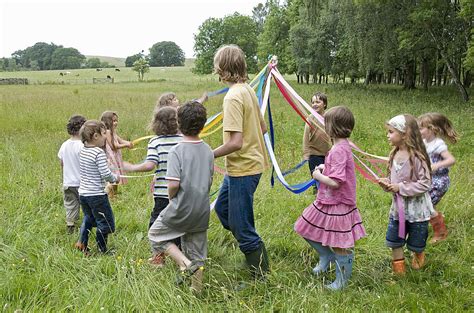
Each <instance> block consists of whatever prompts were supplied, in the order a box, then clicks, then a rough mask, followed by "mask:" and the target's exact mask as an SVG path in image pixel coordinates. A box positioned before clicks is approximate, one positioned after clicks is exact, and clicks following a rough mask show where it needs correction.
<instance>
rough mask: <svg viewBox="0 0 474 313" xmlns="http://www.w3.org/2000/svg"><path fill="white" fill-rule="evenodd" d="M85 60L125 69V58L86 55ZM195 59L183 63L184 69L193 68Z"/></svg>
mask: <svg viewBox="0 0 474 313" xmlns="http://www.w3.org/2000/svg"><path fill="white" fill-rule="evenodd" d="M86 58H88V59H91V58H99V60H100V61H101V62H109V64H111V65H115V67H125V58H117V57H106V56H101V55H86ZM195 60H196V59H194V58H189V59H186V60H185V61H184V66H185V67H193V66H194V61H195Z"/></svg>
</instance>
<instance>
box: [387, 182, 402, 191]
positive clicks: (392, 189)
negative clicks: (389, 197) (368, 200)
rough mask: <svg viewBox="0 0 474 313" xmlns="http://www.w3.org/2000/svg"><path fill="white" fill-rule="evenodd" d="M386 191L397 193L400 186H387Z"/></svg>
mask: <svg viewBox="0 0 474 313" xmlns="http://www.w3.org/2000/svg"><path fill="white" fill-rule="evenodd" d="M387 189H388V191H391V192H393V193H397V192H399V191H400V186H399V185H398V184H389V185H388V187H387Z"/></svg>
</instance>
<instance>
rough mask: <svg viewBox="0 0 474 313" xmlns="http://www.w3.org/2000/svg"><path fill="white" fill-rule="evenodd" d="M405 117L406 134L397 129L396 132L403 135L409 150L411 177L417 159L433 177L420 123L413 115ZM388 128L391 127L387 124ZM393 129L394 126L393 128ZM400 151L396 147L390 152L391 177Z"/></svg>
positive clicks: (389, 168)
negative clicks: (395, 158)
mask: <svg viewBox="0 0 474 313" xmlns="http://www.w3.org/2000/svg"><path fill="white" fill-rule="evenodd" d="M403 116H404V117H405V129H404V132H402V131H400V130H398V129H396V128H395V127H394V129H395V131H397V132H399V133H401V134H402V135H403V142H404V144H405V146H406V148H407V151H408V155H409V160H410V166H411V170H410V177H412V178H413V177H414V173H415V172H414V169H415V158H417V159H419V160H420V161H421V162H422V164H423V165H424V166H423V168H424V169H425V170H426V171H427V172H428V175H429V176H430V177H431V171H430V170H429V169H430V168H431V162H430V158H429V156H428V153H427V152H426V147H425V144H424V143H423V138H422V137H421V133H420V128H419V127H418V123H417V121H416V119H415V117H414V116H413V115H410V114H403ZM387 125H388V126H391V125H390V124H389V123H388V122H387ZM391 127H393V126H391ZM399 150H400V148H399V147H394V148H393V149H392V151H390V155H389V157H388V167H387V169H388V174H389V175H390V171H391V169H392V163H393V158H394V157H395V154H397V152H398V151H399Z"/></svg>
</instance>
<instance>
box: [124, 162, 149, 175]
mask: <svg viewBox="0 0 474 313" xmlns="http://www.w3.org/2000/svg"><path fill="white" fill-rule="evenodd" d="M122 168H123V170H124V171H126V172H149V171H152V170H154V169H155V162H153V161H148V160H146V161H145V162H143V163H139V164H132V163H129V162H127V161H123V166H122Z"/></svg>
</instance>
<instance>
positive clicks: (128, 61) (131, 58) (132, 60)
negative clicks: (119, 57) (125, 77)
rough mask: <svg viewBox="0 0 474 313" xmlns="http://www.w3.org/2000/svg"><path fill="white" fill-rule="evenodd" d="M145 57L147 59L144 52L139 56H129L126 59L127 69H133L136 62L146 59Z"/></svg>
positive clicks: (138, 54)
mask: <svg viewBox="0 0 474 313" xmlns="http://www.w3.org/2000/svg"><path fill="white" fill-rule="evenodd" d="M144 57H145V55H144V54H143V50H142V52H140V53H137V54H134V55H131V56H128V57H127V58H126V59H125V66H126V67H132V66H133V63H135V61H136V60H138V59H141V58H144Z"/></svg>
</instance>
